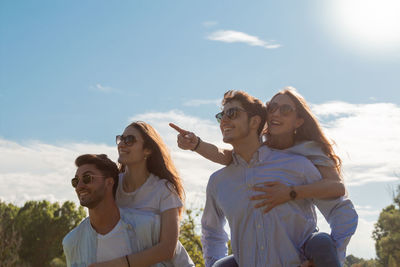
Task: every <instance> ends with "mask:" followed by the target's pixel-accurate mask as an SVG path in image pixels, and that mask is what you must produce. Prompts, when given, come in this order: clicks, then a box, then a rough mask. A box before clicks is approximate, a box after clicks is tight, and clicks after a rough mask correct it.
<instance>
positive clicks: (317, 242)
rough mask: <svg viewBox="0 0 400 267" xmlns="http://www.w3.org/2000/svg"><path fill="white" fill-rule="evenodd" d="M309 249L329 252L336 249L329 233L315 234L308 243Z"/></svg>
mask: <svg viewBox="0 0 400 267" xmlns="http://www.w3.org/2000/svg"><path fill="white" fill-rule="evenodd" d="M307 247H308V249H309V250H312V251H314V250H319V251H321V250H323V251H329V250H331V249H333V248H334V247H335V245H334V244H333V240H332V238H331V236H330V235H329V234H327V233H317V234H314V235H313V236H312V237H311V238H310V239H309V240H308V241H307Z"/></svg>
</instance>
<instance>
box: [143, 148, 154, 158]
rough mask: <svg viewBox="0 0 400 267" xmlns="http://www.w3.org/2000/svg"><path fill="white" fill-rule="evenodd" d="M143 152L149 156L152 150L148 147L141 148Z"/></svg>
mask: <svg viewBox="0 0 400 267" xmlns="http://www.w3.org/2000/svg"><path fill="white" fill-rule="evenodd" d="M143 153H144V155H145V156H146V157H149V156H150V155H151V153H152V151H151V150H150V149H148V148H145V149H144V150H143Z"/></svg>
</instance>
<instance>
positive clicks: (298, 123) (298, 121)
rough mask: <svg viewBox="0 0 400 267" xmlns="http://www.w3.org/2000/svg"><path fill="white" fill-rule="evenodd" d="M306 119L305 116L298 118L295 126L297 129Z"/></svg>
mask: <svg viewBox="0 0 400 267" xmlns="http://www.w3.org/2000/svg"><path fill="white" fill-rule="evenodd" d="M303 123H304V119H303V118H296V122H295V126H296V129H297V128H299V127H300V126H301V125H303Z"/></svg>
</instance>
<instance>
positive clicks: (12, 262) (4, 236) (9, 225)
mask: <svg viewBox="0 0 400 267" xmlns="http://www.w3.org/2000/svg"><path fill="white" fill-rule="evenodd" d="M17 213H18V207H17V206H14V205H12V204H5V203H4V202H1V201H0V266H4V267H8V266H19V265H21V264H22V262H21V259H20V258H19V255H18V254H17V253H16V251H18V250H19V248H20V247H21V242H22V239H21V236H20V235H19V233H18V232H17V230H16V229H15V227H14V224H13V220H14V218H15V216H16V214H17Z"/></svg>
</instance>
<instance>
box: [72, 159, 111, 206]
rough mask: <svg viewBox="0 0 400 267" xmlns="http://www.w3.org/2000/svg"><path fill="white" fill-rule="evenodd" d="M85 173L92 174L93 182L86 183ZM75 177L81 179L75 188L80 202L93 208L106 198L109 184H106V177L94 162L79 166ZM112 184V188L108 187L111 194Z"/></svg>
mask: <svg viewBox="0 0 400 267" xmlns="http://www.w3.org/2000/svg"><path fill="white" fill-rule="evenodd" d="M84 175H90V176H92V180H91V182H89V183H88V184H85V183H84V182H83V180H82V177H83V176H84ZM75 177H77V178H78V179H79V182H78V185H77V186H76V188H75V192H76V194H77V196H78V198H79V202H80V203H81V205H82V206H84V207H87V208H89V209H93V208H94V207H96V206H97V205H98V204H99V203H100V202H101V201H102V200H103V199H104V197H105V195H106V194H107V193H106V192H107V188H108V187H109V185H107V184H106V177H105V176H104V175H103V174H102V173H101V171H99V170H98V169H97V168H96V166H95V165H94V164H84V165H82V166H80V167H78V169H77V170H76V174H75ZM109 180H111V179H109ZM112 185H113V183H111V188H109V189H108V191H110V192H109V194H111V196H112Z"/></svg>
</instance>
